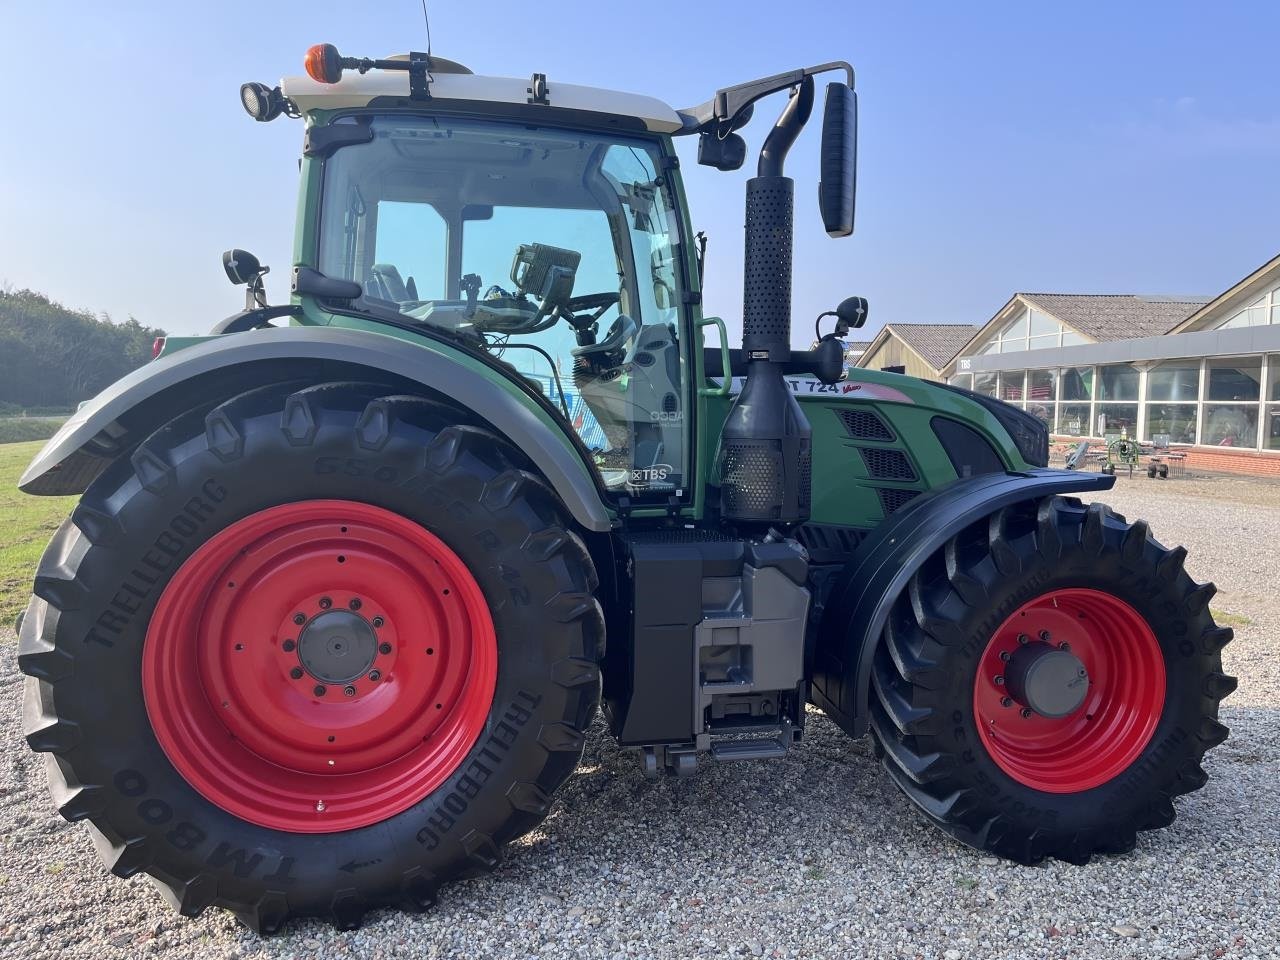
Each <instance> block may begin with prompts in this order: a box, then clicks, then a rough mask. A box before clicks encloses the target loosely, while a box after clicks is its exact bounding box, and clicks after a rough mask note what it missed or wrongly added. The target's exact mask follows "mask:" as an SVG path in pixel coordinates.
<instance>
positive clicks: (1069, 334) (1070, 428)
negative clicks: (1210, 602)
mask: <svg viewBox="0 0 1280 960" xmlns="http://www.w3.org/2000/svg"><path fill="white" fill-rule="evenodd" d="M873 347H874V344H873ZM868 353H870V351H868ZM863 365H864V366H880V364H878V363H864V364H863ZM938 373H939V376H940V377H942V378H943V379H945V380H946V381H947V382H948V383H952V384H955V385H957V386H962V387H967V388H970V389H973V390H976V391H977V392H979V393H983V394H987V395H989V396H996V397H1000V398H1001V399H1002V400H1006V401H1008V402H1009V403H1013V404H1016V405H1018V406H1020V407H1023V408H1024V409H1026V410H1029V411H1031V412H1032V413H1034V414H1035V415H1036V416H1039V417H1040V418H1041V419H1043V420H1044V421H1045V422H1046V423H1047V424H1048V425H1049V429H1050V431H1051V432H1052V433H1054V434H1055V435H1057V436H1059V437H1071V438H1076V437H1090V438H1099V439H1101V438H1105V437H1108V436H1113V435H1116V434H1126V435H1128V436H1130V437H1136V438H1139V439H1141V440H1143V441H1150V442H1153V443H1155V444H1157V445H1160V446H1165V445H1171V446H1172V447H1173V448H1175V449H1177V448H1179V447H1181V448H1182V449H1183V450H1184V451H1185V452H1186V453H1187V456H1188V458H1189V459H1188V463H1192V462H1195V463H1197V464H1199V465H1201V466H1204V467H1209V468H1213V469H1222V470H1242V471H1246V472H1250V473H1259V472H1261V473H1272V474H1280V256H1277V257H1275V258H1274V259H1272V260H1270V261H1268V262H1267V263H1265V264H1263V265H1262V266H1261V267H1259V268H1258V269H1257V270H1255V271H1253V272H1252V273H1250V274H1249V275H1248V276H1246V277H1244V278H1243V279H1241V280H1240V281H1239V282H1237V283H1236V284H1234V285H1233V286H1231V287H1230V288H1228V289H1227V290H1225V291H1223V292H1222V293H1221V294H1219V295H1218V296H1216V297H1184V296H1135V295H1128V294H1125V295H1111V294H1105V295H1100V294H1062V293H1016V294H1014V295H1013V296H1012V297H1011V298H1010V299H1009V301H1008V302H1007V303H1006V304H1005V305H1004V306H1003V307H1001V308H1000V310H998V311H997V312H996V314H995V316H993V317H992V318H991V319H990V320H988V321H987V322H986V323H985V324H983V325H982V327H981V328H979V329H977V330H976V331H975V332H974V333H973V335H972V337H970V338H969V340H968V341H967V342H966V343H964V344H963V345H961V347H960V348H958V350H957V352H956V353H955V354H954V355H953V356H952V357H951V358H950V359H949V360H948V361H946V362H944V363H943V364H942V365H941V366H940V367H939V368H938Z"/></svg>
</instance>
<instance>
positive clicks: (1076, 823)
mask: <svg viewBox="0 0 1280 960" xmlns="http://www.w3.org/2000/svg"><path fill="white" fill-rule="evenodd" d="M1184 556H1185V551H1183V550H1182V548H1180V547H1179V548H1174V549H1172V550H1169V549H1165V548H1164V547H1162V546H1161V545H1160V544H1159V543H1157V542H1156V541H1155V540H1153V539H1152V538H1151V537H1150V535H1149V532H1148V530H1147V527H1146V524H1145V523H1142V522H1138V523H1135V524H1132V525H1130V524H1126V523H1125V522H1124V520H1123V518H1122V517H1119V516H1117V515H1115V514H1113V513H1111V511H1110V510H1108V508H1106V507H1105V506H1103V505H1102V504H1091V505H1089V506H1087V507H1086V506H1084V505H1082V504H1080V503H1079V502H1078V501H1076V500H1068V499H1062V498H1055V499H1051V500H1045V501H1042V502H1040V503H1039V504H1034V503H1032V504H1026V505H1019V506H1014V507H1009V508H1007V509H1004V510H1002V511H999V512H997V513H996V514H993V515H992V516H991V517H990V518H989V520H988V521H986V522H985V523H983V524H979V525H977V526H975V527H971V528H969V529H968V530H966V531H965V532H964V533H962V534H961V535H960V536H958V537H956V538H954V539H953V540H951V541H950V542H949V543H948V544H947V545H946V546H945V548H944V549H943V550H942V551H940V552H939V553H938V554H937V555H936V556H934V557H933V558H932V559H931V560H930V561H929V562H928V563H926V564H925V566H924V567H923V568H922V569H921V570H920V572H919V573H917V574H916V575H915V576H914V577H913V578H912V580H911V582H910V584H909V587H908V589H907V591H905V592H904V595H903V596H902V597H901V598H899V600H898V601H897V603H896V604H895V606H894V609H893V612H892V615H891V617H890V621H889V624H888V626H887V627H886V630H885V635H884V637H883V642H882V644H881V646H880V648H879V649H878V651H877V654H876V660H875V671H874V674H873V680H874V702H873V704H872V731H873V734H874V736H875V738H876V742H877V744H878V746H879V748H880V750H881V751H882V756H883V762H884V765H885V767H886V769H887V770H888V771H889V773H890V775H891V776H892V777H893V779H894V780H895V781H896V782H897V783H898V784H899V786H901V787H902V789H903V790H904V792H905V793H906V794H907V796H908V797H910V798H911V800H912V801H913V802H914V803H915V804H916V805H917V806H918V807H920V809H921V810H923V811H924V813H925V814H926V815H927V816H928V817H929V818H930V819H931V820H933V822H935V823H936V824H938V825H939V826H940V827H942V828H943V829H944V830H946V831H947V832H948V833H950V834H951V835H952V836H954V837H956V838H957V839H960V840H962V841H963V842H965V843H968V844H970V845H972V846H975V847H979V848H982V849H986V850H990V851H992V852H994V853H998V854H1000V855H1001V856H1005V857H1008V858H1011V859H1013V860H1017V861H1019V862H1023V863H1034V862H1037V861H1039V860H1042V859H1043V858H1045V857H1047V856H1054V857H1059V858H1061V859H1064V860H1068V861H1071V862H1075V863H1082V862H1084V861H1086V860H1088V859H1089V857H1090V856H1091V855H1092V854H1093V853H1095V852H1119V851H1124V850H1128V849H1131V848H1132V847H1133V845H1134V844H1135V842H1136V836H1137V831H1139V830H1144V829H1149V828H1153V827H1161V826H1166V825H1168V824H1169V823H1171V822H1172V821H1173V818H1174V808H1173V798H1174V797H1175V796H1178V795H1179V794H1183V793H1187V792H1189V791H1191V790H1195V789H1198V788H1199V787H1201V786H1203V785H1204V783H1205V782H1206V779H1207V778H1206V776H1205V773H1204V771H1203V769H1202V768H1201V766H1200V761H1201V759H1202V757H1203V756H1204V753H1205V751H1207V750H1209V749H1210V748H1212V747H1214V746H1216V745H1217V744H1219V743H1221V742H1222V741H1223V740H1224V739H1226V737H1227V728H1226V727H1225V726H1223V725H1222V724H1221V723H1219V722H1218V720H1217V716H1218V702H1219V701H1220V700H1221V699H1222V698H1223V697H1225V696H1226V695H1227V694H1228V693H1230V692H1231V691H1232V690H1233V689H1235V679H1234V678H1232V677H1228V676H1225V675H1224V674H1223V673H1222V663H1221V655H1220V651H1221V649H1222V647H1223V646H1224V645H1225V644H1226V643H1227V642H1229V641H1230V639H1231V631H1230V630H1229V629H1225V628H1219V627H1217V626H1216V625H1215V624H1214V622H1213V619H1212V617H1211V615H1210V613H1209V609H1208V605H1209V600H1210V598H1211V597H1212V596H1213V593H1214V588H1213V585H1212V584H1196V583H1195V582H1194V581H1192V580H1191V578H1190V577H1189V576H1188V575H1187V574H1186V573H1185V572H1184V570H1183V568H1182V561H1183V558H1184Z"/></svg>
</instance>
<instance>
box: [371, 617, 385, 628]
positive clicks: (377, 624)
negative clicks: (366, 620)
mask: <svg viewBox="0 0 1280 960" xmlns="http://www.w3.org/2000/svg"><path fill="white" fill-rule="evenodd" d="M386 622H387V621H385V620H383V619H382V618H381V617H374V618H373V625H374V626H375V627H380V626H382V625H383V624H384V623H386Z"/></svg>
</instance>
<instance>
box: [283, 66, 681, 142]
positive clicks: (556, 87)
mask: <svg viewBox="0 0 1280 960" xmlns="http://www.w3.org/2000/svg"><path fill="white" fill-rule="evenodd" d="M547 87H548V90H547V97H548V99H549V100H550V103H551V106H552V107H561V108H564V109H567V110H583V111H586V112H589V113H599V114H604V115H608V116H622V117H634V118H636V119H638V120H640V121H641V122H643V123H644V125H645V128H646V129H648V130H650V131H652V132H654V133H675V132H676V131H677V130H679V129H681V127H682V126H683V124H682V123H681V120H680V115H679V114H678V113H676V111H675V110H673V109H672V108H671V107H670V106H668V105H667V104H665V103H663V102H662V101H661V100H658V99H656V98H654V97H646V96H643V95H641V94H635V93H622V92H619V91H615V90H601V89H599V88H597V87H584V86H579V85H578V84H574V83H560V82H559V81H557V80H554V79H552V80H549V81H548V84H547ZM528 88H529V81H528V80H517V79H515V78H514V77H482V76H477V75H475V74H463V73H437V74H434V75H433V77H432V80H431V98H432V99H433V100H474V101H488V102H490V103H508V104H520V105H524V104H527V103H528V101H529V89H528ZM280 89H281V91H282V92H283V93H284V95H285V96H286V97H288V98H289V99H290V100H292V101H293V102H294V103H295V104H297V106H298V109H299V110H301V111H302V112H303V113H304V114H306V113H308V112H310V111H312V110H337V109H342V108H350V107H364V106H368V104H369V102H370V101H371V100H373V99H375V98H377V97H408V96H409V74H408V73H407V72H402V71H399V70H371V71H370V72H368V73H366V74H359V73H348V74H347V75H346V76H344V77H343V78H342V80H340V81H339V82H338V83H318V82H316V81H315V80H312V79H311V78H310V77H285V78H284V79H283V80H281V81H280ZM427 102H429V101H424V103H427Z"/></svg>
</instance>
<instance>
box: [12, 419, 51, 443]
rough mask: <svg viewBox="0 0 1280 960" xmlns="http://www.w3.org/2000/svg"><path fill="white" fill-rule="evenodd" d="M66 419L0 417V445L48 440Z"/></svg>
mask: <svg viewBox="0 0 1280 960" xmlns="http://www.w3.org/2000/svg"><path fill="white" fill-rule="evenodd" d="M66 419H67V418H66V417H0V443H21V442H23V441H24V440H48V439H49V438H50V437H52V436H53V435H54V434H55V433H57V432H58V428H59V427H60V426H62V424H63V423H65V422H66Z"/></svg>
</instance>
